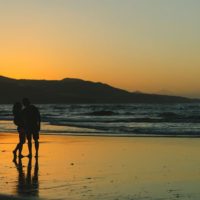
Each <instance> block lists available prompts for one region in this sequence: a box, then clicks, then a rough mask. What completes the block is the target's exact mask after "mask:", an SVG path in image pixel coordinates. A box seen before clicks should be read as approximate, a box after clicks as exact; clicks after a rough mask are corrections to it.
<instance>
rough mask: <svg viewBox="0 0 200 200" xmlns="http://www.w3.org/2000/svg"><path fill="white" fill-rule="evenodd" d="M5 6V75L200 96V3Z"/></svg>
mask: <svg viewBox="0 0 200 200" xmlns="http://www.w3.org/2000/svg"><path fill="white" fill-rule="evenodd" d="M10 1H11V2H12V4H10V3H9V2H0V12H1V14H2V17H1V19H0V26H1V35H0V43H1V46H0V75H4V76H8V77H13V78H18V79H20V78H28V79H63V78H66V77H72V78H81V79H85V80H91V81H101V82H104V83H108V84H111V85H113V86H116V87H120V88H123V89H126V90H130V91H135V90H140V91H144V92H158V91H160V90H169V91H171V92H172V94H178V95H179V94H180V95H188V96H200V93H199V91H200V79H199V77H198V74H200V68H199V65H200V60H199V51H200V40H199V34H200V28H199V26H197V24H199V19H200V14H199V12H198V7H199V6H200V3H199V1H195V0H193V1H192V2H191V1H190V2H188V1H186V0H177V1H176V2H174V1H173V2H172V1H165V2H164V1H162V2H159V3H158V2H157V1H156V0H152V1H153V2H154V3H156V4H154V3H153V2H152V1H151V2H150V1H147V0H143V1H140V0H134V1H128V0H124V1H120V0H119V1H114V0H111V1H109V2H99V1H97V0H93V1H91V0H84V1H82V2H78V1H76V0H75V1H52V0H48V1H47V0H43V1H42V2H41V1H39V0H36V1H32V0H31V1H28V2H27V1H25V0H19V1H18V2H16V1H14V0H10Z"/></svg>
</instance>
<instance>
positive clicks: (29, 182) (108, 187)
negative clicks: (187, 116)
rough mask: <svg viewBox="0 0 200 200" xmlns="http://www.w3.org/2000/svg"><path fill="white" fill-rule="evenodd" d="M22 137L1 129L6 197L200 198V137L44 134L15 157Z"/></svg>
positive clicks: (0, 173) (1, 185) (0, 172)
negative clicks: (33, 151)
mask: <svg viewBox="0 0 200 200" xmlns="http://www.w3.org/2000/svg"><path fill="white" fill-rule="evenodd" d="M17 139H18V138H17V135H16V134H9V133H6V134H3V133H2V134H1V135H0V159H1V165H0V194H1V195H6V196H0V199H27V197H29V198H30V199H69V200H70V199H73V200H82V199H83V200H90V199H91V200H94V199H95V200H96V199H97V200H98V199H105V200H106V199H107V200H117V199H119V200H121V199H122V200H130V199H138V200H143V199H145V200H146V199H149V200H150V199H154V200H156V199H166V200H167V199H183V200H186V199H193V200H196V199H200V192H199V186H200V157H199V152H200V139H198V138H154V137H152V138H139V137H134V138H130V137H129V138H127V137H94V136H93V137H92V136H91V137H89V136H57V135H41V139H40V141H41V145H40V156H39V158H38V160H37V159H35V158H34V157H33V158H32V160H29V159H28V158H27V157H25V158H23V159H22V160H21V162H20V160H17V162H16V163H14V162H12V159H13V157H12V150H13V148H14V146H15V144H16V143H17ZM26 154H27V146H25V147H24V155H26Z"/></svg>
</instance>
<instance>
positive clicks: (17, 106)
mask: <svg viewBox="0 0 200 200" xmlns="http://www.w3.org/2000/svg"><path fill="white" fill-rule="evenodd" d="M21 111H22V104H21V103H20V102H16V103H15V104H14V105H13V114H17V113H19V112H21Z"/></svg>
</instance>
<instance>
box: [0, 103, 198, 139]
mask: <svg viewBox="0 0 200 200" xmlns="http://www.w3.org/2000/svg"><path fill="white" fill-rule="evenodd" d="M37 106H38V108H39V109H40V112H41V115H42V121H43V122H42V133H44V134H45V133H46V134H55V133H56V134H72V135H76V134H91V135H98V134H102V135H111V134H115V135H130V136H131V135H135V134H142V135H200V104H170V105H160V104H128V105H127V104H120V105H116V104H101V105H93V104H92V105H91V104H79V105H65V104H48V105H37ZM0 132H16V127H15V126H14V125H13V116H12V105H0Z"/></svg>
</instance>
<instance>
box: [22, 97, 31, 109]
mask: <svg viewBox="0 0 200 200" xmlns="http://www.w3.org/2000/svg"><path fill="white" fill-rule="evenodd" d="M22 103H23V105H24V106H25V107H27V106H29V105H30V104H31V102H30V100H29V99H28V98H23V100H22Z"/></svg>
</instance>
